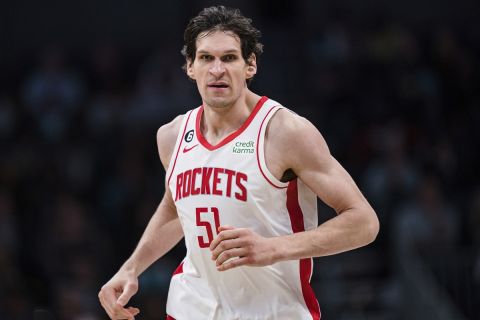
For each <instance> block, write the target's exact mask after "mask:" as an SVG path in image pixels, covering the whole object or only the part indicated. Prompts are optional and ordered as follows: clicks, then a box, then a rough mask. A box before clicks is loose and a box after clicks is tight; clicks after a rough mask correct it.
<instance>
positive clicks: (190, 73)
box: [187, 59, 195, 80]
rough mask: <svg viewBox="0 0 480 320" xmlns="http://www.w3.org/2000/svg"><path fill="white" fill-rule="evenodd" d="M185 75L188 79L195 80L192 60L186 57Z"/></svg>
mask: <svg viewBox="0 0 480 320" xmlns="http://www.w3.org/2000/svg"><path fill="white" fill-rule="evenodd" d="M187 75H188V76H189V77H190V79H192V80H195V72H194V71H193V61H192V60H190V59H187Z"/></svg>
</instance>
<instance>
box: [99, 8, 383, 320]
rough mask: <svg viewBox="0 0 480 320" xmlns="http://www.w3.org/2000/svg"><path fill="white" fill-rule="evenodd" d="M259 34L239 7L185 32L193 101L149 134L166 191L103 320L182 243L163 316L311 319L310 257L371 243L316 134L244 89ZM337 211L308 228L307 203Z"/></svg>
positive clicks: (361, 207) (366, 218) (357, 199)
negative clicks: (197, 96)
mask: <svg viewBox="0 0 480 320" xmlns="http://www.w3.org/2000/svg"><path fill="white" fill-rule="evenodd" d="M259 36H260V33H259V31H258V30H256V29H255V28H254V27H253V26H252V25H251V20H250V19H247V18H245V17H244V16H242V15H241V14H240V12H239V11H238V10H232V9H226V8H224V7H221V6H220V7H211V8H207V9H204V10H203V11H202V12H201V13H200V14H199V15H198V16H197V17H195V18H193V19H192V20H191V21H190V23H189V24H188V26H187V28H186V30H185V46H184V50H183V53H184V55H185V57H186V65H185V69H186V72H187V75H188V76H189V77H190V78H191V79H193V80H194V81H195V82H196V85H197V87H198V91H199V93H200V95H201V97H202V105H201V106H200V107H198V108H196V109H193V110H191V111H189V112H187V113H186V114H184V115H181V116H179V117H177V118H176V119H175V120H173V121H172V122H171V123H169V124H166V125H164V126H162V127H161V128H160V129H159V130H158V133H157V142H158V150H159V154H160V159H161V161H162V164H163V166H164V167H165V170H166V191H165V195H164V198H163V200H162V201H161V203H160V205H159V207H158V209H157V210H156V212H155V213H154V215H153V216H152V218H151V220H150V222H149V224H148V226H147V228H146V230H145V233H144V234H143V236H142V238H141V239H140V242H139V244H138V246H137V248H136V249H135V251H134V252H133V254H132V256H131V257H130V258H129V259H128V260H127V261H126V262H125V264H124V265H123V266H122V267H121V268H120V270H119V271H118V272H117V274H115V276H114V277H113V278H112V279H111V280H110V281H108V282H107V283H106V284H105V285H104V286H103V287H102V289H101V291H100V293H99V298H100V302H101V304H102V306H103V307H104V309H105V310H106V312H107V313H108V315H109V316H110V318H111V319H133V318H134V316H135V315H137V314H138V313H139V310H138V309H137V308H135V307H131V306H127V304H128V301H129V299H130V298H131V297H132V296H133V295H134V294H135V293H136V291H137V289H138V276H139V275H140V274H141V273H142V272H143V271H144V270H145V269H146V268H147V267H148V266H150V265H151V264H152V263H153V262H154V261H156V260H157V259H159V258H160V257H161V256H163V255H164V254H165V253H166V252H168V251H169V250H170V249H171V248H172V247H173V246H174V245H175V244H176V243H178V241H180V240H181V239H182V237H184V238H185V244H186V248H187V255H186V257H185V259H184V260H183V262H182V263H181V264H180V266H179V267H178V268H177V270H176V271H175V272H174V275H173V277H172V280H171V284H170V289H169V294H168V302H167V314H168V316H167V319H177V320H189V319H262V320H266V319H289V320H290V319H320V308H319V305H318V302H317V300H316V298H315V295H314V293H313V290H312V288H311V287H310V284H309V282H310V276H311V274H312V259H311V258H312V257H321V256H326V255H332V254H336V253H339V252H343V251H346V250H351V249H354V248H358V247H361V246H364V245H366V244H368V243H370V242H372V241H373V240H374V239H375V237H376V235H377V233H378V229H379V223H378V219H377V216H376V214H375V212H374V210H373V209H372V208H371V206H370V205H369V204H368V202H367V200H366V199H365V198H364V197H363V196H362V194H361V192H360V191H359V189H358V188H357V186H356V185H355V183H354V181H353V180H352V178H351V177H350V175H349V174H348V173H347V171H345V169H344V168H343V167H342V166H341V165H340V164H339V163H338V162H337V160H335V158H334V157H333V156H332V155H331V154H330V152H329V149H328V147H327V144H326V143H325V141H324V139H323V138H322V136H321V134H320V133H319V132H318V130H317V129H316V128H315V127H314V126H313V125H312V124H311V123H310V122H309V121H307V120H306V119H304V118H302V117H300V116H298V115H296V114H294V113H292V112H290V111H289V110H288V109H286V108H285V107H283V106H282V105H281V104H279V103H278V102H276V101H274V100H271V99H269V98H267V97H265V96H259V95H257V94H255V93H254V92H252V91H250V89H249V88H248V85H247V84H248V82H249V81H250V80H251V79H252V78H253V76H254V75H255V74H256V72H257V58H258V57H259V55H260V54H261V52H262V45H261V44H260V43H259V42H258V40H259ZM317 197H319V198H320V199H321V200H322V201H324V202H325V203H326V204H328V205H329V206H330V207H332V208H333V209H334V210H335V211H336V212H337V215H336V216H335V217H334V218H332V219H331V220H329V221H327V222H325V223H323V224H321V225H320V226H318V223H317V207H316V199H317Z"/></svg>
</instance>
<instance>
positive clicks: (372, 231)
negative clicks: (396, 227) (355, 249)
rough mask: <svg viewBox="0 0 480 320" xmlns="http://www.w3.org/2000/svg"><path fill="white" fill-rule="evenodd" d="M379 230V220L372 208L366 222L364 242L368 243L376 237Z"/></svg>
mask: <svg viewBox="0 0 480 320" xmlns="http://www.w3.org/2000/svg"><path fill="white" fill-rule="evenodd" d="M379 231H380V221H379V220H378V217H377V214H376V213H375V211H374V210H373V209H371V210H370V212H369V217H368V219H367V222H366V239H365V240H366V244H370V243H372V242H373V241H375V239H376V238H377V235H378V233H379Z"/></svg>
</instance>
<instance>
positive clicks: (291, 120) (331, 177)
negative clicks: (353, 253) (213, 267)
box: [210, 110, 379, 271]
mask: <svg viewBox="0 0 480 320" xmlns="http://www.w3.org/2000/svg"><path fill="white" fill-rule="evenodd" d="M268 132H275V134H271V135H269V134H268ZM265 154H266V161H267V166H268V168H269V170H270V171H271V172H272V173H273V174H275V175H276V176H277V177H281V176H282V174H283V172H285V171H286V170H287V169H292V170H293V171H294V172H295V174H296V175H297V176H298V177H299V179H301V180H302V181H303V182H304V183H305V184H306V185H307V186H308V187H309V188H310V189H311V190H312V191H314V192H315V193H316V194H317V196H318V197H319V198H320V199H321V200H322V201H323V202H324V203H326V204H327V205H328V206H330V207H331V208H333V209H334V210H335V211H336V213H337V215H336V216H335V217H334V218H332V219H330V220H328V221H326V222H324V223H323V224H321V225H320V226H318V227H317V228H315V229H312V230H309V231H304V232H298V233H295V234H291V235H286V236H279V237H272V238H265V237H262V236H260V235H258V234H256V233H254V232H253V231H251V230H249V229H243V228H242V229H240V228H239V229H235V228H233V227H229V226H225V227H223V228H221V229H220V231H221V232H220V233H219V235H218V237H217V238H216V239H215V240H214V241H213V242H212V244H211V246H210V249H211V250H212V259H213V260H216V264H217V268H218V270H220V271H223V270H227V269H230V268H233V267H237V266H240V265H254V266H263V265H269V264H273V263H275V262H278V261H283V260H294V259H302V258H310V257H320V256H326V255H332V254H336V253H340V252H344V251H347V250H352V249H355V248H358V247H361V246H364V245H367V244H369V243H371V242H372V241H373V240H374V239H375V237H376V235H377V234H378V230H379V222H378V218H377V216H376V214H375V211H374V210H373V209H372V207H371V206H370V204H369V203H368V201H367V200H366V199H365V197H364V196H363V195H362V193H361V192H360V190H359V189H358V187H357V185H356V184H355V182H354V181H353V179H352V178H351V176H350V175H349V174H348V172H347V171H346V170H345V169H344V168H343V167H342V166H341V165H340V164H339V163H338V161H337V160H336V159H335V158H334V157H333V156H332V155H331V154H330V151H329V149H328V146H327V144H326V142H325V140H324V139H323V137H322V135H321V134H320V132H318V130H317V129H316V128H315V127H314V126H313V125H312V124H311V123H310V122H309V121H307V120H306V119H304V118H302V117H299V116H297V115H294V114H292V113H290V112H289V111H287V110H279V111H278V112H277V114H275V116H274V117H273V118H272V119H271V121H270V124H269V127H268V131H267V139H266V145H265ZM233 257H238V259H230V258H233Z"/></svg>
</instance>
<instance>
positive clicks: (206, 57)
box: [198, 54, 213, 61]
mask: <svg viewBox="0 0 480 320" xmlns="http://www.w3.org/2000/svg"><path fill="white" fill-rule="evenodd" d="M198 58H199V59H200V60H203V61H211V60H212V59H213V57H212V56H211V55H209V54H202V55H200V56H199V57H198Z"/></svg>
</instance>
